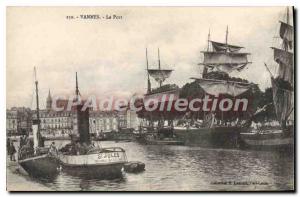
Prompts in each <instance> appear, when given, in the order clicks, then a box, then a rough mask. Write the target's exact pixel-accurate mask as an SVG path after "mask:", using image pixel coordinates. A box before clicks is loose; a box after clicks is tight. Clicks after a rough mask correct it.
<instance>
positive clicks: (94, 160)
mask: <svg viewBox="0 0 300 197" xmlns="http://www.w3.org/2000/svg"><path fill="white" fill-rule="evenodd" d="M59 159H60V162H61V164H62V166H63V170H64V171H66V172H67V173H69V174H71V175H73V176H78V177H88V178H105V179H113V178H117V177H120V176H122V168H123V166H124V164H125V163H126V162H127V157H126V153H125V150H124V149H122V148H120V147H109V148H96V149H91V150H89V151H88V152H87V153H85V154H79V155H69V154H67V153H65V154H60V155H59Z"/></svg>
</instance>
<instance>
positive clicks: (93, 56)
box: [6, 7, 286, 108]
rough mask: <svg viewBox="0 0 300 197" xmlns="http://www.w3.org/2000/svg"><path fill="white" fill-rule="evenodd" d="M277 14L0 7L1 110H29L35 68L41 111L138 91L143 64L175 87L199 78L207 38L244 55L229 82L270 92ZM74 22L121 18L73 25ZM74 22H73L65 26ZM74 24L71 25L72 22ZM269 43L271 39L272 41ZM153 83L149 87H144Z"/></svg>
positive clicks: (265, 10) (277, 10)
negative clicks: (1, 29)
mask: <svg viewBox="0 0 300 197" xmlns="http://www.w3.org/2000/svg"><path fill="white" fill-rule="evenodd" d="M285 11H286V10H285V7H8V8H7V17H6V20H7V24H6V25H7V27H6V38H7V41H6V47H7V49H6V55H7V57H6V106H7V108H10V107H13V106H26V107H32V105H33V94H34V75H33V68H34V67H36V68H37V78H38V81H39V94H40V103H41V108H44V107H45V100H46V97H47V95H48V91H49V89H50V90H51V94H52V95H69V94H72V93H73V92H74V90H75V72H76V71H77V72H78V79H79V89H80V91H81V94H82V95H86V96H87V95H97V97H106V96H111V95H113V96H116V97H128V96H130V95H132V94H134V93H139V94H142V93H144V92H145V91H146V87H147V81H146V59H145V49H146V48H147V49H148V59H149V67H150V68H157V66H158V64H157V49H158V48H159V49H160V57H161V65H162V68H166V69H173V70H174V71H173V73H172V75H171V77H170V78H169V79H168V80H167V81H166V83H176V84H177V85H179V86H180V87H181V86H182V85H184V84H185V83H187V82H191V81H192V80H191V79H190V78H191V77H199V76H200V73H201V66H199V65H198V63H200V62H201V61H202V60H203V55H202V54H201V53H200V51H202V50H206V48H207V39H208V38H207V37H208V32H209V31H210V34H211V36H210V39H211V40H214V41H219V42H224V41H225V32H226V26H228V28H229V34H228V42H229V43H231V44H235V45H240V46H243V47H245V48H244V49H243V51H244V52H249V53H251V55H250V57H249V60H250V61H251V62H252V64H249V65H248V66H247V67H246V68H245V69H244V70H243V71H242V72H237V73H231V75H234V76H238V77H242V78H245V79H247V80H249V81H251V82H253V83H257V84H259V87H260V88H261V89H262V90H263V89H265V88H266V87H270V86H271V82H270V75H269V73H268V72H267V71H266V69H265V67H264V62H266V63H267V64H268V65H269V67H270V69H271V71H272V72H273V73H275V69H276V63H275V62H274V61H273V59H272V50H271V49H270V47H271V46H274V40H277V39H276V36H277V37H278V29H279V23H278V21H279V20H284V13H285ZM80 15H99V16H100V17H104V18H105V17H106V16H113V15H116V16H122V19H103V18H101V19H81V18H80ZM67 16H74V17H75V19H67ZM77 16H78V17H79V18H76V17H77ZM274 38H275V39H274ZM156 86H157V83H155V81H152V87H156Z"/></svg>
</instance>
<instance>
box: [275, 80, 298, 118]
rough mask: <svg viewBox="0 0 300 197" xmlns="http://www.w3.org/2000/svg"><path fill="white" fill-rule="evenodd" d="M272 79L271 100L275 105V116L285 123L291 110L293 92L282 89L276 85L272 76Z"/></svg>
mask: <svg viewBox="0 0 300 197" xmlns="http://www.w3.org/2000/svg"><path fill="white" fill-rule="evenodd" d="M271 81H272V89H273V102H274V106H275V111H276V116H277V119H278V120H279V122H281V123H285V122H286V120H287V119H288V118H289V116H290V115H291V114H292V113H291V110H293V102H291V101H292V100H293V98H292V97H293V93H292V92H291V91H289V90H286V89H282V88H280V87H279V86H278V84H277V83H276V81H275V80H274V78H272V79H271Z"/></svg>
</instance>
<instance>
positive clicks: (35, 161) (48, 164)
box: [19, 154, 60, 179]
mask: <svg viewBox="0 0 300 197" xmlns="http://www.w3.org/2000/svg"><path fill="white" fill-rule="evenodd" d="M19 164H20V166H22V168H23V169H24V170H25V171H26V172H27V173H28V174H29V175H30V176H32V177H35V178H43V179H53V178H55V177H56V176H57V175H58V173H59V167H60V164H59V160H58V159H57V158H55V157H52V156H49V155H48V154H46V155H40V156H35V157H30V158H27V159H24V160H19Z"/></svg>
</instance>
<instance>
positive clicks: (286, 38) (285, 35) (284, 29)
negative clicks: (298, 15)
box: [279, 21, 294, 49]
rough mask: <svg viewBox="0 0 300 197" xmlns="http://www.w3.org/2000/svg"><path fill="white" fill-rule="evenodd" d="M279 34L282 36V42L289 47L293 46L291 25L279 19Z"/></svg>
mask: <svg viewBox="0 0 300 197" xmlns="http://www.w3.org/2000/svg"><path fill="white" fill-rule="evenodd" d="M279 35H280V37H281V38H282V40H283V42H285V43H286V45H287V46H288V47H289V49H292V48H293V39H294V28H293V26H291V25H289V24H287V23H284V22H281V21H280V30H279Z"/></svg>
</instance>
